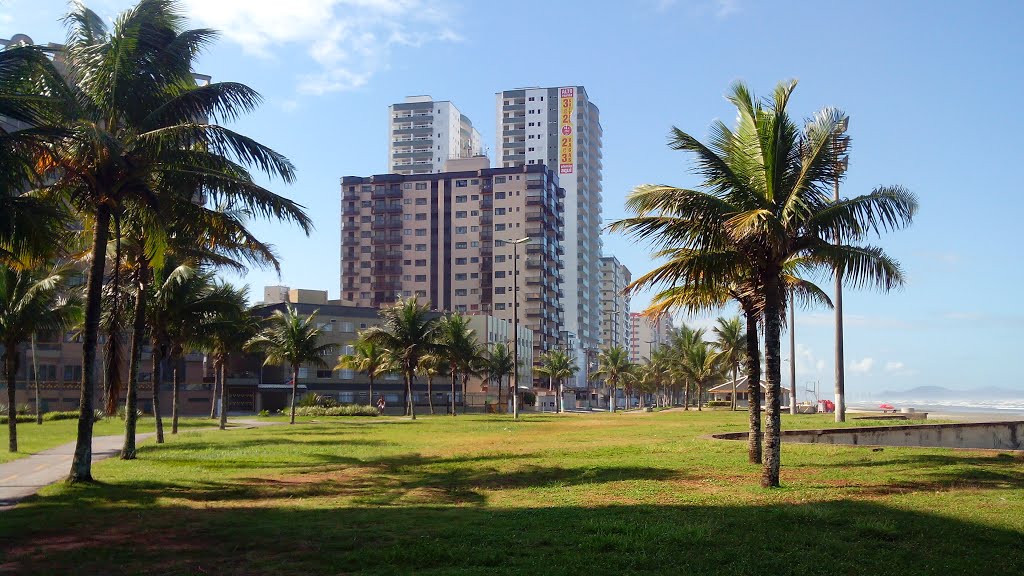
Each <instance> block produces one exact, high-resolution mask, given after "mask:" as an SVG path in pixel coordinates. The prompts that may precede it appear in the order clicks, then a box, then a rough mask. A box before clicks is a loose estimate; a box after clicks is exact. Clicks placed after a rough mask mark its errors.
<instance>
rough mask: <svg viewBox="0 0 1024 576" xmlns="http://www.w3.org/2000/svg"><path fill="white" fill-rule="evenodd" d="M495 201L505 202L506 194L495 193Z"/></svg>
mask: <svg viewBox="0 0 1024 576" xmlns="http://www.w3.org/2000/svg"><path fill="white" fill-rule="evenodd" d="M494 199H495V200H504V199H505V193H504V192H495V193H494Z"/></svg>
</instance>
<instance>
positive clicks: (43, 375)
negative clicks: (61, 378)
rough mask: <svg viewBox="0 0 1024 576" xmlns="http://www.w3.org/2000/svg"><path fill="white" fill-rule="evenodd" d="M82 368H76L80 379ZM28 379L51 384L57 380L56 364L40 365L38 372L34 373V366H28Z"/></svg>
mask: <svg viewBox="0 0 1024 576" xmlns="http://www.w3.org/2000/svg"><path fill="white" fill-rule="evenodd" d="M81 371H82V367H81V366H79V367H78V372H79V378H81ZM29 375H30V376H29V377H30V378H31V379H32V380H37V379H38V380H44V381H48V382H52V381H54V380H56V379H57V365H56V364H40V365H39V372H38V374H37V373H36V370H35V366H29Z"/></svg>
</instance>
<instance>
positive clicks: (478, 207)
mask: <svg viewBox="0 0 1024 576" xmlns="http://www.w3.org/2000/svg"><path fill="white" fill-rule="evenodd" d="M447 167H448V170H449V171H445V172H441V173H437V174H410V175H400V174H384V175H378V176H371V177H367V178H363V177H357V176H346V177H344V178H342V181H341V188H342V190H341V192H342V203H341V204H342V206H341V212H342V218H341V220H342V228H341V298H342V299H344V300H347V301H351V302H353V303H355V304H356V305H358V306H378V307H379V306H382V305H384V304H387V303H390V302H393V301H394V300H395V299H396V298H398V297H399V296H402V297H409V296H416V297H417V298H419V300H420V301H421V302H427V303H429V304H430V306H431V307H432V308H434V309H436V310H440V311H459V312H465V313H467V314H490V315H493V316H495V317H497V318H503V319H506V320H511V319H512V313H513V308H512V305H513V282H512V278H513V276H512V274H513V260H512V256H513V253H514V249H513V244H512V243H511V242H510V241H511V240H516V239H521V238H525V237H528V238H530V241H529V242H527V243H523V244H519V245H517V247H516V248H515V253H516V254H517V255H518V265H517V269H518V288H519V299H518V301H519V322H520V323H521V324H522V325H525V326H527V327H528V328H530V329H531V330H533V331H534V357H535V358H539V357H540V355H541V353H543V351H545V350H548V349H550V348H552V347H554V346H555V345H557V344H558V337H559V331H560V330H561V329H562V326H563V324H564V317H563V312H562V298H563V297H564V292H563V291H562V267H563V264H562V260H561V258H562V256H563V254H564V250H563V248H562V240H563V238H564V236H563V232H562V229H563V227H564V221H563V219H562V214H563V213H564V206H563V198H564V197H565V191H564V190H563V189H561V188H560V187H559V185H558V177H557V176H556V175H555V174H554V173H553V172H552V171H551V170H548V168H547V167H546V166H544V165H529V166H516V167H508V168H489V167H488V162H487V159H486V158H473V159H468V160H456V161H450V162H449V163H448V164H447Z"/></svg>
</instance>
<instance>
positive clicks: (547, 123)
mask: <svg viewBox="0 0 1024 576" xmlns="http://www.w3.org/2000/svg"><path fill="white" fill-rule="evenodd" d="M496 107H497V147H496V148H495V151H496V155H497V157H496V158H495V165H496V166H498V167H513V166H521V165H525V164H545V165H547V166H549V167H550V168H551V170H552V171H554V172H555V173H557V174H558V179H559V185H560V186H561V187H562V188H564V189H565V193H566V197H565V213H564V218H565V222H566V226H565V241H564V243H563V245H564V246H565V258H564V261H565V298H564V301H563V309H564V310H565V327H564V329H565V330H566V331H568V332H571V333H572V334H573V335H575V336H576V337H577V338H578V339H579V343H580V348H581V349H583V350H588V349H595V348H597V346H598V345H599V344H600V317H601V298H600V287H599V277H600V262H599V258H600V255H601V234H600V232H601V191H602V188H601V170H602V164H601V139H602V131H601V123H600V112H599V111H598V108H597V106H595V105H594V104H593V103H592V102H590V100H589V98H588V97H587V93H586V90H585V89H584V88H583V87H582V86H563V87H555V88H523V89H517V90H505V91H503V92H499V93H497V95H496Z"/></svg>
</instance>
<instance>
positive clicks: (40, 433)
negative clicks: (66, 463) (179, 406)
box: [0, 418, 217, 464]
mask: <svg viewBox="0 0 1024 576" xmlns="http://www.w3.org/2000/svg"><path fill="white" fill-rule="evenodd" d="M154 422H155V421H154V420H153V418H140V419H139V428H138V431H139V433H140V434H141V433H144V432H155V431H156V424H155V423H154ZM209 426H214V427H216V426H217V421H216V420H210V419H209V418H181V419H179V420H178V428H179V431H180V430H182V429H185V430H189V429H194V428H204V427H209ZM0 428H2V429H0V464H3V463H4V462H10V461H11V460H17V459H18V458H24V457H25V456H28V455H29V454H33V453H35V452H41V451H43V450H48V449H50V448H54V447H57V446H60V445H61V444H66V443H68V442H72V441H74V439H75V437H76V435H77V434H78V420H55V421H52V422H43V423H42V425H39V424H36V423H35V422H30V423H18V451H17V452H8V451H7V439H8V438H9V434H8V432H7V424H3V425H2V426H0ZM164 432H165V433H166V434H168V435H170V433H171V419H170V418H164ZM179 433H180V432H179ZM93 434H94V435H96V436H109V435H116V434H122V435H123V434H124V421H123V420H120V419H118V418H104V419H103V420H100V421H99V422H97V423H96V424H95V425H93Z"/></svg>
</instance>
